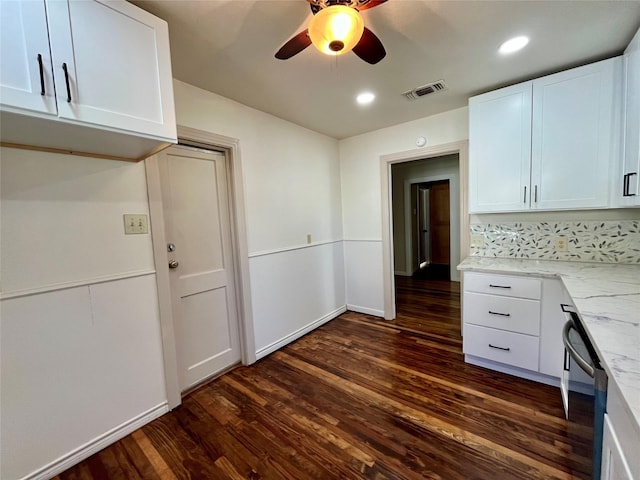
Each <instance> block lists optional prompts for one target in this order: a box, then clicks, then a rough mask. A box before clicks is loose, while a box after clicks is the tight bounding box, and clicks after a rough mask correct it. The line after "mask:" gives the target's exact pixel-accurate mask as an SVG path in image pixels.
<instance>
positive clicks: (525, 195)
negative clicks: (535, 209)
mask: <svg viewBox="0 0 640 480" xmlns="http://www.w3.org/2000/svg"><path fill="white" fill-rule="evenodd" d="M522 203H527V186H526V185H525V187H524V196H523V197H522Z"/></svg>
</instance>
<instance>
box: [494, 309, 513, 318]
mask: <svg viewBox="0 0 640 480" xmlns="http://www.w3.org/2000/svg"><path fill="white" fill-rule="evenodd" d="M489 315H500V316H501V317H510V316H511V314H510V313H500V312H492V311H491V310H489Z"/></svg>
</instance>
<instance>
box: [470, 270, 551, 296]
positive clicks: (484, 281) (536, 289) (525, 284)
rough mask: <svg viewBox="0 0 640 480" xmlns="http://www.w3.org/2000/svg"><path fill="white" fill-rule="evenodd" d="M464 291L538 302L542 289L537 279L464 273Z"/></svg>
mask: <svg viewBox="0 0 640 480" xmlns="http://www.w3.org/2000/svg"><path fill="white" fill-rule="evenodd" d="M464 291H465V292H477V293H490V294H492V295H503V296H506V297H519V298H531V299H533V300H540V297H541V291H542V287H541V282H540V279H538V278H529V277H515V276H511V275H492V274H486V273H476V272H466V273H465V274H464Z"/></svg>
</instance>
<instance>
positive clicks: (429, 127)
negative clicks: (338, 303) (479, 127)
mask: <svg viewBox="0 0 640 480" xmlns="http://www.w3.org/2000/svg"><path fill="white" fill-rule="evenodd" d="M467 117H468V109H467V108H466V107H464V108H460V109H457V110H452V111H449V112H445V113H442V114H439V115H434V116H432V117H427V118H422V119H420V120H415V121H412V122H407V123H403V124H400V125H395V126H393V127H389V128H384V129H381V130H376V131H374V132H369V133H365V134H363V135H358V136H355V137H351V138H347V139H344V140H341V141H340V174H341V181H342V212H343V229H344V237H345V264H346V279H347V280H346V287H347V305H348V307H349V308H350V309H352V310H356V311H362V312H366V313H370V314H373V315H378V316H383V315H384V298H383V278H382V213H381V212H382V210H381V208H382V205H381V204H382V198H381V185H380V156H381V155H389V154H395V153H400V152H404V151H409V150H413V149H415V141H416V138H417V137H419V136H424V137H426V138H427V146H434V145H443V144H447V143H451V142H457V141H462V140H466V139H467V138H468V118H467Z"/></svg>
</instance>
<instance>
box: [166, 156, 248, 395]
mask: <svg viewBox="0 0 640 480" xmlns="http://www.w3.org/2000/svg"><path fill="white" fill-rule="evenodd" d="M159 167H160V183H161V188H162V203H163V208H164V220H165V230H166V232H165V234H166V239H167V242H168V244H170V245H173V246H175V248H174V249H173V251H171V250H172V247H169V245H168V246H167V248H168V249H169V254H168V257H169V260H170V269H169V276H170V285H171V297H172V298H171V300H172V309H173V311H172V314H173V323H174V331H175V338H176V355H177V363H178V380H179V383H180V389H181V391H185V390H187V389H189V388H191V387H193V386H194V385H196V384H198V383H200V382H201V381H202V380H205V379H206V378H208V377H211V376H212V375H215V374H217V373H220V372H221V371H223V370H225V369H227V368H229V367H230V366H232V365H234V364H236V363H239V362H240V357H241V354H240V341H239V329H238V316H237V309H236V289H235V276H234V269H233V259H232V251H231V248H232V247H231V227H230V225H231V224H230V217H229V202H228V196H227V171H226V158H225V155H224V154H222V153H218V152H211V151H206V150H200V149H193V148H189V147H182V146H176V147H171V148H169V149H168V150H165V151H164V152H162V153H161V154H160V155H159ZM172 267H173V268H172Z"/></svg>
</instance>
